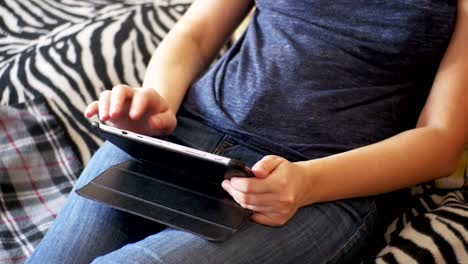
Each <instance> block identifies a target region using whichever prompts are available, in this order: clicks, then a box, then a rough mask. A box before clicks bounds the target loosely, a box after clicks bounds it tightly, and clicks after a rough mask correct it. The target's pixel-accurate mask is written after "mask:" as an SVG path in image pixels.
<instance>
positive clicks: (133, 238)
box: [27, 117, 377, 264]
mask: <svg viewBox="0 0 468 264" xmlns="http://www.w3.org/2000/svg"><path fill="white" fill-rule="evenodd" d="M178 121H179V125H178V128H177V129H176V131H175V132H174V134H173V136H172V140H174V141H176V142H177V143H181V144H186V145H188V146H191V147H195V148H198V149H202V150H205V151H210V152H214V153H217V154H221V155H225V156H228V157H231V158H237V159H240V160H243V161H245V162H247V164H248V165H249V166H252V165H253V164H254V163H255V162H256V161H258V160H259V159H261V158H262V157H263V156H264V155H267V154H270V153H267V152H265V151H262V150H261V149H256V148H253V147H248V146H246V145H244V144H240V143H239V141H238V140H236V138H233V137H231V136H229V135H226V134H223V133H220V132H219V131H217V130H214V129H212V128H210V127H208V126H206V125H204V124H202V123H199V122H197V121H195V120H192V119H189V118H183V117H179V119H178ZM131 158H132V157H130V156H129V155H128V154H126V153H125V152H123V151H121V150H120V149H119V148H117V147H115V146H114V145H112V144H111V143H109V142H106V143H105V144H104V145H103V146H102V147H101V148H100V149H99V150H98V151H97V152H96V154H95V155H94V156H93V158H92V159H91V161H90V162H89V164H88V165H87V167H86V168H85V170H84V171H83V173H82V174H81V176H80V178H79V180H78V182H77V183H76V186H75V189H76V188H80V187H82V186H83V185H85V184H87V183H88V182H90V181H91V180H92V179H94V178H95V177H96V176H98V175H99V174H100V173H102V172H103V171H104V170H106V169H107V168H108V167H109V166H112V165H114V164H117V163H120V162H123V161H126V160H128V159H131ZM376 217H377V209H376V202H375V198H358V199H349V200H341V201H334V202H327V203H319V204H313V205H309V206H306V207H303V208H301V209H299V210H298V212H297V213H296V215H295V216H294V217H293V218H292V219H291V220H290V221H289V222H288V223H287V224H285V225H284V226H282V227H269V226H264V225H260V224H257V223H254V222H252V221H249V222H247V223H246V224H244V225H243V226H242V227H241V228H240V229H239V230H238V231H237V232H236V233H235V234H234V235H233V236H232V237H231V238H230V239H229V240H227V241H225V242H222V243H219V242H210V241H206V240H204V239H202V238H200V237H198V236H196V235H193V234H191V233H188V232H184V231H180V230H176V229H173V228H169V227H166V226H164V225H162V224H159V223H156V222H152V221H150V220H147V219H144V218H141V217H138V216H135V215H132V214H128V213H125V212H122V211H119V210H115V209H113V208H110V207H108V206H106V205H103V204H101V203H97V202H94V201H92V200H88V199H85V198H83V197H80V196H78V195H77V194H76V193H75V192H74V191H72V193H71V194H70V195H69V197H68V199H67V202H66V204H65V206H64V207H63V208H62V210H61V211H60V213H59V215H58V217H57V219H56V220H55V222H54V224H53V226H52V227H51V228H50V230H49V231H48V233H47V234H46V236H45V237H44V239H43V240H42V241H41V243H40V244H39V245H38V247H37V248H36V250H35V251H34V253H33V255H32V256H31V258H30V259H29V260H28V262H27V263H30V264H33V263H40V264H42V263H49V264H53V263H67V264H72V263H91V262H92V263H197V264H201V263H356V262H359V261H360V258H361V257H362V253H363V251H365V250H364V249H365V248H366V247H367V246H368V245H369V244H370V243H372V241H371V240H372V233H373V231H374V226H375V224H376Z"/></svg>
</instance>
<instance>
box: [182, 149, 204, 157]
mask: <svg viewBox="0 0 468 264" xmlns="http://www.w3.org/2000/svg"><path fill="white" fill-rule="evenodd" d="M185 151H186V152H188V153H191V154H195V155H198V156H202V157H204V156H206V153H204V152H201V151H197V150H192V149H186V150H185Z"/></svg>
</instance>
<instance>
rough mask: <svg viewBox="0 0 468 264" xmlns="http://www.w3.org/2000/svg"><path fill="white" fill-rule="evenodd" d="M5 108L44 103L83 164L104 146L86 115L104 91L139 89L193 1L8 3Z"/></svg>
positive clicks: (4, 14)
mask: <svg viewBox="0 0 468 264" xmlns="http://www.w3.org/2000/svg"><path fill="white" fill-rule="evenodd" d="M2 2H3V3H2V4H0V96H1V97H0V98H1V99H0V104H1V105H12V104H16V103H20V102H24V101H26V100H34V99H35V98H38V97H44V98H46V100H47V102H48V104H49V106H50V107H51V109H52V110H53V111H54V113H55V114H57V115H58V117H59V118H60V120H61V122H62V123H63V124H64V126H65V127H66V130H67V132H68V134H69V135H70V137H71V138H72V141H73V142H75V143H76V147H77V150H78V151H79V153H80V155H81V159H82V161H83V162H84V163H86V162H87V161H88V160H89V158H90V156H91V154H92V152H93V151H95V150H96V149H97V147H98V145H99V144H100V143H101V142H102V141H101V139H99V138H98V137H96V136H95V135H94V134H92V133H89V120H87V119H85V118H84V117H83V110H84V108H85V107H86V105H87V104H88V103H90V102H91V101H93V100H95V99H96V98H98V97H99V94H100V93H101V91H102V90H104V89H110V88H112V87H113V86H114V85H116V84H120V83H125V84H129V85H131V86H136V87H138V86H139V85H141V83H142V79H143V76H144V71H145V68H146V64H147V63H148V61H149V59H150V56H151V54H152V52H153V50H154V49H155V48H156V46H157V45H158V43H159V42H160V41H161V39H162V38H163V37H164V36H165V34H166V32H167V31H168V30H169V29H170V28H171V27H172V26H173V25H174V23H175V21H177V19H178V18H179V17H180V16H181V15H182V14H183V13H184V12H185V11H186V9H187V8H188V7H189V5H190V3H191V1H189V0H166V1H162V0H161V1H155V0H90V1H78V0H60V1H50V0H34V1H18V0H4V1H2Z"/></svg>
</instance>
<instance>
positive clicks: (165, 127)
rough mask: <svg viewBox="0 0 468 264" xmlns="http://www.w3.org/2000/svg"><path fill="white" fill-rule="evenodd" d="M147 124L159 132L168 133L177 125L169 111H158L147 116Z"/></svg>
mask: <svg viewBox="0 0 468 264" xmlns="http://www.w3.org/2000/svg"><path fill="white" fill-rule="evenodd" d="M149 126H150V128H151V129H152V130H154V131H158V132H159V133H160V134H163V135H169V134H171V133H172V132H173V130H174V129H175V127H176V126H177V119H176V118H175V116H174V115H173V114H172V113H171V112H169V111H166V112H163V113H158V114H155V115H152V116H151V117H150V118H149Z"/></svg>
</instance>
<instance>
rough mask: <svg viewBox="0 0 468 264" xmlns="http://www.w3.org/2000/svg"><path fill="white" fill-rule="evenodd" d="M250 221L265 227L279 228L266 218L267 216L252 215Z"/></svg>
mask: <svg viewBox="0 0 468 264" xmlns="http://www.w3.org/2000/svg"><path fill="white" fill-rule="evenodd" d="M250 218H251V219H252V221H254V222H255V223H258V224H261V225H266V226H280V225H278V223H276V222H275V221H274V220H273V219H271V218H270V217H268V216H267V215H264V214H261V213H254V214H253V215H252V216H251V217H250Z"/></svg>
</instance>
